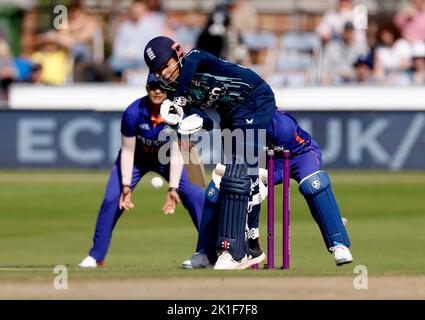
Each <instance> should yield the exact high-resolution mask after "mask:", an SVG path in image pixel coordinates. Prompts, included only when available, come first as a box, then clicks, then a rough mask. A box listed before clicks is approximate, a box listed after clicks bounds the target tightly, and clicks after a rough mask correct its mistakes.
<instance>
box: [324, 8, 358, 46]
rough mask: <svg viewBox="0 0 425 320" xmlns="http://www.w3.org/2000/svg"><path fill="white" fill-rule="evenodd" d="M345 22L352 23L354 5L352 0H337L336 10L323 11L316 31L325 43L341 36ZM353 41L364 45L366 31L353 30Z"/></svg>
mask: <svg viewBox="0 0 425 320" xmlns="http://www.w3.org/2000/svg"><path fill="white" fill-rule="evenodd" d="M347 22H351V23H354V6H353V1H352V0H338V5H337V8H336V10H330V11H328V12H326V13H325V15H324V16H323V18H322V20H321V21H320V23H319V25H318V26H317V27H316V32H317V33H318V34H319V36H320V38H321V39H322V41H324V42H325V43H327V42H329V41H331V40H332V39H335V38H338V37H340V36H341V34H342V32H343V31H344V25H345V24H346V23H347ZM354 34H355V37H354V41H355V42H356V43H358V45H360V46H365V45H366V33H365V31H364V30H355V33H354Z"/></svg>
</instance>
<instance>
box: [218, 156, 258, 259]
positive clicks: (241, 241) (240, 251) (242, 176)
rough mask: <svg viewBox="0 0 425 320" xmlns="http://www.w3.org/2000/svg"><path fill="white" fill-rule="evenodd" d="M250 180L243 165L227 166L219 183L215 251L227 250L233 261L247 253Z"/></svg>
mask: <svg viewBox="0 0 425 320" xmlns="http://www.w3.org/2000/svg"><path fill="white" fill-rule="evenodd" d="M250 190H251V179H250V177H249V176H248V174H247V166H246V165H245V164H229V165H227V166H226V171H225V173H224V176H223V178H222V179H221V183H220V196H219V203H218V205H219V212H220V221H219V232H218V241H217V249H218V250H219V251H222V250H229V251H230V253H231V255H232V256H233V258H234V259H235V260H241V259H242V258H243V257H244V256H245V255H246V251H247V243H246V238H245V227H246V222H247V206H248V200H249V196H250Z"/></svg>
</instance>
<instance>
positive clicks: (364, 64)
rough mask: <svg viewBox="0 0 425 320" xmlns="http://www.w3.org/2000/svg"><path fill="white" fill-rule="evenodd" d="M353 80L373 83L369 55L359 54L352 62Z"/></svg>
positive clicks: (371, 64)
mask: <svg viewBox="0 0 425 320" xmlns="http://www.w3.org/2000/svg"><path fill="white" fill-rule="evenodd" d="M354 73H355V77H354V82H355V83H357V84H366V85H369V84H375V83H376V81H375V79H374V78H373V61H372V59H371V55H363V56H360V57H359V58H358V59H357V61H356V62H355V63H354Z"/></svg>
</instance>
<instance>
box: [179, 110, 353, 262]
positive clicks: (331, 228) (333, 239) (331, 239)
mask: <svg viewBox="0 0 425 320" xmlns="http://www.w3.org/2000/svg"><path fill="white" fill-rule="evenodd" d="M267 142H268V145H271V146H279V147H284V148H285V149H287V150H290V152H291V162H290V165H291V167H290V174H291V178H292V179H294V180H295V181H297V183H298V184H299V190H300V192H301V194H302V195H303V196H304V198H305V200H306V201H307V204H308V206H309V208H310V212H311V214H312V216H313V218H314V220H315V221H316V223H317V225H318V226H319V229H320V231H321V233H322V237H323V240H324V242H325V246H326V248H327V250H328V251H329V252H330V253H332V254H333V257H334V259H335V263H336V264H337V265H338V266H339V265H342V264H346V263H350V262H352V261H353V257H352V255H351V253H350V250H349V247H350V239H349V237H348V234H347V231H346V229H345V226H344V224H343V222H342V218H341V214H340V211H339V208H338V204H337V202H336V199H335V196H334V194H333V192H332V187H331V182H330V178H329V176H328V174H327V173H326V172H325V171H323V170H322V153H321V151H320V148H319V146H318V144H317V142H316V141H315V140H313V139H312V138H311V136H310V134H309V133H308V132H306V131H304V130H303V129H302V128H301V127H300V126H299V125H298V123H297V121H296V120H295V119H294V118H293V117H292V116H291V115H289V114H288V113H286V112H283V111H278V110H277V111H276V112H275V114H274V117H273V122H272V124H271V125H270V127H269V129H268V130H267ZM282 181H283V160H282V159H276V160H275V171H274V183H275V184H280V183H282ZM219 188H220V182H219V180H218V179H217V177H216V176H215V177H214V174H213V181H211V183H210V184H209V185H208V187H207V189H206V191H205V205H204V211H203V214H202V222H201V228H200V232H199V239H198V247H197V250H198V252H197V253H195V254H194V255H193V256H192V258H191V259H190V260H186V261H185V262H183V265H182V266H183V267H184V268H188V269H192V268H207V267H211V266H212V265H213V264H214V262H215V261H216V259H217V256H216V252H215V245H214V244H215V242H216V240H215V239H217V226H218V222H217V220H218V213H217V208H216V201H217V197H218V193H219V192H221V190H219ZM260 211H261V208H260V205H256V206H254V207H253V209H252V211H251V212H250V213H249V214H248V230H247V237H248V239H249V248H250V249H249V250H250V255H249V260H248V262H247V265H248V266H251V265H253V264H256V263H259V262H261V261H262V260H264V258H265V255H264V253H263V251H262V250H261V248H260V245H259V242H258V237H259V230H258V226H259V216H260Z"/></svg>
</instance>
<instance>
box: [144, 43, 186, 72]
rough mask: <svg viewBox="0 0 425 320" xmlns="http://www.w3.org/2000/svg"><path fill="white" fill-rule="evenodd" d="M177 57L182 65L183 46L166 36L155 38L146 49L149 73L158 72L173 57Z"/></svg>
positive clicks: (145, 56)
mask: <svg viewBox="0 0 425 320" xmlns="http://www.w3.org/2000/svg"><path fill="white" fill-rule="evenodd" d="M173 54H175V55H176V57H177V59H178V60H179V62H180V63H181V60H180V59H181V58H183V56H184V51H183V48H182V46H181V45H180V44H179V43H178V42H176V41H174V40H172V39H170V38H168V37H164V36H159V37H156V38H153V39H152V40H151V41H149V42H148V44H147V45H146V47H145V52H144V58H145V62H146V64H147V65H148V67H149V72H152V73H155V72H156V71H158V70H159V69H160V68H161V67H162V66H163V65H164V64H165V63H166V62H167V61H168V60H169V59H170V58H171V57H172V56H173Z"/></svg>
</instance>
